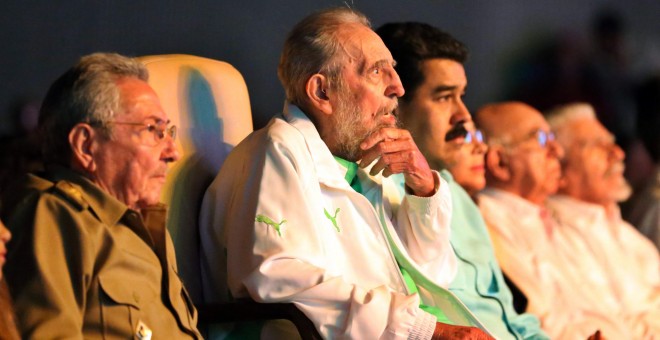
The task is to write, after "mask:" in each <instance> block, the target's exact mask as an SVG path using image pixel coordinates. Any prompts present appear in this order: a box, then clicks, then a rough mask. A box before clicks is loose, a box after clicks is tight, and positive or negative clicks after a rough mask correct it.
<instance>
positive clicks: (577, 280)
mask: <svg viewBox="0 0 660 340" xmlns="http://www.w3.org/2000/svg"><path fill="white" fill-rule="evenodd" d="M475 121H476V122H477V124H478V125H479V128H480V129H482V131H483V132H484V134H485V136H486V137H487V141H488V145H489V150H488V151H487V153H486V161H485V165H486V181H487V187H486V189H485V190H483V191H482V192H481V193H480V194H479V196H478V201H479V207H480V209H481V212H482V214H483V216H484V219H485V220H486V223H487V225H488V230H489V232H490V236H491V238H492V240H493V245H494V248H495V254H496V256H497V260H498V261H499V263H500V266H501V267H502V270H503V271H504V273H506V275H507V276H508V277H509V279H510V280H511V281H512V282H513V283H514V284H515V285H516V286H517V287H518V288H519V289H520V291H521V292H522V293H523V294H524V295H525V297H526V298H527V301H528V305H527V312H529V313H532V314H535V315H537V316H538V317H539V319H540V320H541V322H542V327H543V329H544V330H545V331H546V332H547V333H548V335H550V337H551V338H552V339H586V338H587V337H589V336H590V335H592V334H595V333H596V332H597V331H598V330H600V331H601V332H602V334H603V335H604V336H605V338H611V339H625V338H629V336H628V333H627V332H626V330H625V327H624V326H622V325H621V324H620V322H619V320H617V319H616V318H611V317H610V316H609V314H608V313H605V312H604V311H602V310H601V309H600V308H599V306H594V304H592V303H589V302H588V300H587V299H588V298H589V294H587V293H586V292H585V291H583V290H582V289H581V288H582V287H581V281H582V276H583V275H585V274H586V272H587V271H588V270H585V268H587V269H591V267H592V263H594V262H593V258H592V256H591V255H590V253H589V252H588V251H587V250H586V249H585V247H578V246H576V245H575V242H574V241H575V240H574V238H572V237H571V235H570V234H566V233H565V232H564V230H562V229H561V228H558V227H557V225H556V224H555V223H553V221H552V218H551V216H550V214H548V212H547V210H546V209H545V208H544V203H545V201H546V199H547V198H548V196H549V195H551V194H554V193H555V192H556V191H557V187H558V185H559V179H560V175H561V173H560V161H559V160H560V159H561V157H562V156H563V150H562V148H561V147H560V146H559V145H558V144H557V142H556V141H555V138H554V135H553V133H552V131H551V130H550V127H549V125H548V123H547V122H546V121H545V119H544V118H543V115H542V114H541V112H539V111H538V110H536V109H535V108H533V107H531V106H529V105H527V104H525V103H521V102H502V103H492V104H488V105H485V106H483V107H482V108H480V109H479V110H478V111H477V114H476V116H475ZM588 261H592V262H588ZM586 288H587V289H589V288H590V287H588V286H587V287H586Z"/></svg>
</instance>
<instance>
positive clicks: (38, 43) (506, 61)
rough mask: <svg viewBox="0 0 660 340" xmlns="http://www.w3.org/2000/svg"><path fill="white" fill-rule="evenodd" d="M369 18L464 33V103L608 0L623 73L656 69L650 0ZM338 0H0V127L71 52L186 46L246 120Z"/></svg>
mask: <svg viewBox="0 0 660 340" xmlns="http://www.w3.org/2000/svg"><path fill="white" fill-rule="evenodd" d="M348 3H349V5H350V6H352V7H354V8H357V9H358V10H360V11H362V12H364V13H365V14H366V15H367V16H368V17H369V18H370V19H371V21H372V24H373V26H374V27H378V26H380V25H381V24H383V23H385V22H388V21H407V20H415V21H424V22H428V23H430V24H433V25H435V26H438V27H440V28H442V29H444V30H447V31H448V32H450V33H451V34H453V35H455V36H456V37H457V38H459V39H460V40H462V41H463V42H465V43H466V44H467V45H468V47H470V49H471V51H472V55H471V58H470V61H469V62H468V64H467V72H468V79H469V82H470V84H469V87H468V94H467V98H466V102H467V104H468V106H469V107H470V108H471V109H472V110H475V109H476V108H477V107H478V106H479V105H481V104H484V103H486V102H489V101H493V100H499V99H502V98H505V97H507V96H510V92H511V88H512V87H513V88H515V87H516V86H519V84H518V83H520V81H521V79H527V78H526V75H527V73H526V72H531V73H532V74H533V73H534V72H535V71H534V68H533V67H531V68H530V69H529V70H526V69H525V67H520V65H526V64H525V62H524V60H526V59H529V58H533V56H531V55H532V54H533V53H532V51H537V50H542V49H543V48H544V47H543V46H546V47H547V46H550V45H549V44H552V43H553V42H557V41H560V42H561V44H562V46H563V48H565V49H566V50H567V52H566V53H567V55H568V58H571V54H574V55H578V54H579V55H585V54H588V53H589V50H590V41H591V36H590V25H591V21H592V18H593V16H594V14H595V13H597V12H598V11H599V10H601V9H602V8H605V7H607V8H611V9H614V11H615V12H616V13H618V14H619V15H620V16H621V18H622V19H623V20H624V22H625V42H626V46H625V51H626V53H627V54H628V55H629V56H630V58H629V71H630V75H631V77H632V78H633V80H636V79H640V80H641V79H643V78H644V77H646V76H648V75H649V74H651V73H652V72H658V69H660V1H657V0H631V1H626V2H625V3H624V2H623V1H616V2H612V1H598V0H584V1H580V0H578V1H575V0H526V1H513V0H499V1H493V0H406V1H404V0H379V1H364V0H362V1H361V0H354V1H350V2H348ZM344 4H345V2H344V1H338V0H323V1H320V0H319V1H310V0H281V1H274V0H270V1H257V0H234V1H222V0H199V1H187V2H184V1H171V0H160V1H82V0H71V1H32V0H23V1H18V0H3V2H2V20H0V41H1V42H2V49H3V51H2V53H0V65H2V67H1V71H0V72H1V73H0V109H1V111H0V112H1V114H0V123H1V124H0V136H3V135H8V134H13V133H15V130H16V128H14V127H13V123H12V120H11V119H10V118H9V117H10V116H11V115H12V114H13V112H15V111H16V110H15V109H16V107H17V106H20V105H22V104H23V103H25V102H33V103H38V102H39V101H40V100H41V98H42V96H43V95H44V93H45V91H46V90H47V88H48V86H49V84H50V82H52V81H53V80H54V79H55V78H56V77H57V76H58V75H59V74H61V73H62V72H63V71H64V70H65V69H66V68H68V67H69V66H70V65H72V64H73V63H74V62H75V61H76V59H77V58H78V57H80V56H81V55H84V54H87V53H91V52H95V51H115V52H119V53H122V54H126V55H132V56H140V55H146V54H165V53H186V54H195V55H200V56H204V57H210V58H214V59H221V60H224V61H228V62H230V63H231V64H233V65H234V66H235V67H236V68H237V69H238V70H239V71H241V72H242V73H243V75H244V77H245V79H246V82H247V85H248V89H249V91H250V97H251V102H252V110H253V116H254V122H255V126H256V127H261V126H263V125H265V123H266V122H267V121H268V119H269V117H270V116H272V114H273V113H275V112H277V111H279V110H280V109H281V108H282V104H283V91H282V89H281V86H280V84H279V82H278V80H277V75H276V68H277V62H278V57H279V52H280V49H281V46H282V43H283V40H284V38H285V35H286V33H287V32H288V31H289V30H290V29H291V27H292V26H293V24H294V23H295V22H297V21H298V20H300V19H301V18H302V17H304V16H305V15H307V14H309V13H311V12H313V11H315V10H318V9H322V8H325V7H329V6H340V5H344Z"/></svg>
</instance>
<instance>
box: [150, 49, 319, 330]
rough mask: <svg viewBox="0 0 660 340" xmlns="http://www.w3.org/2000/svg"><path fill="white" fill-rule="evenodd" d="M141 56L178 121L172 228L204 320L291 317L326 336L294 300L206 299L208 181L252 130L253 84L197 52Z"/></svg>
mask: <svg viewBox="0 0 660 340" xmlns="http://www.w3.org/2000/svg"><path fill="white" fill-rule="evenodd" d="M139 60H140V61H141V62H142V63H143V64H144V65H145V66H146V67H147V69H148V70H149V84H150V85H151V87H152V88H153V89H154V90H155V91H156V93H157V94H158V96H159V98H160V101H161V104H162V106H163V109H164V110H165V112H166V113H167V115H168V116H169V118H170V120H171V121H172V123H173V124H175V125H176V126H177V127H178V137H177V141H176V146H177V148H178V150H179V152H180V154H181V156H182V157H181V160H179V161H178V162H177V163H174V165H173V166H172V168H171V169H170V172H169V174H168V180H167V182H166V184H165V188H164V190H163V197H162V199H163V201H164V202H166V203H167V204H168V205H169V207H170V210H169V216H168V229H169V230H170V233H171V234H172V238H173V240H174V246H175V248H176V252H177V262H178V267H179V275H180V276H181V277H182V279H183V280H184V282H185V284H186V287H187V288H188V290H189V291H190V295H191V297H192V299H193V302H195V304H196V305H197V307H198V310H199V320H200V324H209V323H217V322H234V321H248V320H265V319H288V320H290V321H292V322H293V323H294V324H295V325H296V327H297V328H298V330H299V332H300V334H301V336H302V337H303V338H306V339H320V337H319V335H318V333H317V332H316V328H314V325H313V324H312V322H311V321H310V320H309V319H307V318H306V317H305V316H304V314H303V313H302V312H300V310H298V309H297V308H296V307H295V306H294V305H293V304H258V303H255V302H253V301H240V302H235V303H226V304H218V305H203V304H202V302H203V299H202V289H201V269H200V257H199V229H198V223H197V218H198V216H199V207H200V205H201V202H202V198H203V196H204V192H205V191H206V188H207V187H208V186H209V184H210V183H211V181H212V180H213V178H214V177H215V176H216V174H217V173H218V171H219V170H220V166H221V165H222V162H223V161H224V160H225V158H226V156H227V154H228V153H229V151H230V150H231V148H232V147H234V146H235V145H236V144H238V143H239V142H240V141H241V140H242V139H243V138H245V137H246V136H247V135H248V134H249V133H250V132H252V114H251V110H250V101H249V97H248V91H247V86H246V85H245V81H244V80H243V77H242V76H241V74H240V72H238V70H236V69H235V68H234V67H233V66H231V65H230V64H228V63H226V62H222V61H218V60H213V59H208V58H202V57H197V56H191V55H181V54H172V55H152V56H144V57H141V58H139Z"/></svg>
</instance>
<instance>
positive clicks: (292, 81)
mask: <svg viewBox="0 0 660 340" xmlns="http://www.w3.org/2000/svg"><path fill="white" fill-rule="evenodd" d="M347 24H359V25H364V26H366V27H371V26H370V23H369V20H368V19H367V18H366V17H365V16H364V14H362V13H360V12H358V11H356V10H353V9H350V8H345V7H338V8H331V9H326V10H323V11H320V12H317V13H314V14H312V15H310V16H308V17H306V18H305V19H303V20H302V21H301V22H299V23H298V24H297V25H296V26H295V27H294V28H293V30H292V31H291V32H290V33H289V35H288V36H287V39H286V41H285V42H284V48H283V50H282V54H281V55H280V64H279V67H278V70H277V75H278V77H279V78H280V82H281V83H282V86H284V90H285V91H286V98H287V101H288V102H289V103H291V104H294V105H297V106H300V107H304V106H305V104H306V103H307V95H306V93H305V87H306V84H307V80H309V78H310V77H311V76H312V75H314V74H316V73H324V74H325V75H326V77H327V78H328V80H329V84H330V85H329V86H330V87H331V88H332V89H335V88H336V86H337V84H336V80H337V78H338V77H339V72H340V71H341V64H340V63H339V62H338V57H339V56H340V55H341V54H340V51H341V50H342V49H341V47H342V46H341V43H340V41H339V39H338V38H337V36H338V33H339V32H340V30H339V28H340V26H343V25H347Z"/></svg>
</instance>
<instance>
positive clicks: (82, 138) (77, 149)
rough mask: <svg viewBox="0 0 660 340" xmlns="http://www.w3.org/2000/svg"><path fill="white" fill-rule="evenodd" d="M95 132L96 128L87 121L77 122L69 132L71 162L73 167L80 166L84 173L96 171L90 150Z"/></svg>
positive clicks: (91, 149) (92, 146)
mask: <svg viewBox="0 0 660 340" xmlns="http://www.w3.org/2000/svg"><path fill="white" fill-rule="evenodd" d="M96 133H97V132H96V130H94V129H93V128H92V127H91V126H90V125H89V124H87V123H78V124H76V125H75V126H74V127H73V128H72V129H71V131H70V132H69V146H70V147H71V153H72V156H71V162H72V165H73V167H74V168H80V169H81V170H83V171H84V172H86V173H92V172H94V171H96V163H95V162H94V156H93V152H92V151H93V148H94V143H95V141H94V140H95V137H96Z"/></svg>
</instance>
